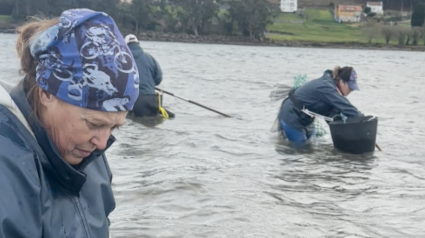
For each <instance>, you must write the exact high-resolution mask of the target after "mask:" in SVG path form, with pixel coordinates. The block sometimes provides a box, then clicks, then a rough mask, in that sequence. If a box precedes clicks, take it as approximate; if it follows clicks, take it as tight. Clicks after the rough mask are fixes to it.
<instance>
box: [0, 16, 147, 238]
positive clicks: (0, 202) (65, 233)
mask: <svg viewBox="0 0 425 238" xmlns="http://www.w3.org/2000/svg"><path fill="white" fill-rule="evenodd" d="M18 33H19V36H18V41H17V44H16V50H17V52H18V55H19V57H20V61H21V72H22V73H24V74H25V77H24V79H22V80H21V81H20V82H19V83H18V85H17V86H14V88H12V89H11V91H10V93H8V92H7V91H6V90H5V89H4V88H3V87H2V86H1V85H0V188H1V196H0V238H15V237H21V238H43V237H46V238H47V237H55V238H56V237H57V238H59V237H79V238H89V237H102V238H108V237H110V234H109V225H110V222H109V219H108V216H109V214H110V213H111V212H112V211H113V210H114V209H115V200H114V195H113V191H112V187H111V180H112V174H111V170H110V168H109V165H108V161H107V159H106V157H105V151H106V150H107V149H108V148H109V147H110V146H111V145H112V143H113V142H114V141H115V138H114V137H113V136H112V132H113V130H114V129H116V128H117V127H119V126H120V125H122V124H123V123H124V122H125V119H126V115H127V112H128V111H129V110H131V109H132V108H133V105H134V103H135V101H136V99H137V97H138V94H139V90H138V86H139V85H138V78H137V66H136V64H135V62H134V59H133V57H132V56H131V52H130V50H129V49H128V47H127V45H126V44H125V41H124V38H123V37H122V35H121V33H120V32H119V30H118V28H117V26H116V25H115V22H114V21H113V19H112V18H111V17H109V16H108V15H107V14H106V13H102V12H95V11H92V10H89V9H70V10H67V11H64V12H63V13H62V14H61V16H60V18H56V19H52V20H38V21H35V22H31V23H28V24H26V25H24V26H22V27H20V28H19V29H18Z"/></svg>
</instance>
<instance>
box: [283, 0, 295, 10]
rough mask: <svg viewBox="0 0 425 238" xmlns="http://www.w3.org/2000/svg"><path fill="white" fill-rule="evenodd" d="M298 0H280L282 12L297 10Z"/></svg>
mask: <svg viewBox="0 0 425 238" xmlns="http://www.w3.org/2000/svg"><path fill="white" fill-rule="evenodd" d="M297 9H298V0H280V10H281V11H282V12H296V11H297Z"/></svg>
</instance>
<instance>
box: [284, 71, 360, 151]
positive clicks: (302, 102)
mask: <svg viewBox="0 0 425 238" xmlns="http://www.w3.org/2000/svg"><path fill="white" fill-rule="evenodd" d="M355 90H359V87H358V85H357V73H356V71H355V70H354V69H353V68H352V67H343V68H340V67H339V66H336V67H335V68H334V70H333V71H332V70H326V71H325V72H324V74H323V76H322V77H320V78H318V79H314V80H311V81H309V82H307V83H305V84H304V85H302V86H301V87H299V88H298V89H296V90H295V91H291V92H290V93H289V95H288V97H287V99H285V100H284V101H283V103H282V105H281V108H280V111H279V114H278V119H279V122H280V123H279V128H280V129H281V131H282V134H283V135H284V137H285V138H287V139H288V140H289V141H291V142H294V143H296V144H298V145H303V144H305V143H306V142H307V141H308V140H309V139H310V138H313V137H314V135H315V128H314V126H313V122H314V117H311V116H310V115H308V114H306V113H305V112H303V111H302V110H303V109H307V110H309V111H311V112H313V113H316V114H319V115H322V116H326V117H333V116H335V115H337V114H341V113H342V114H343V115H344V116H346V117H362V116H363V114H362V113H361V112H359V111H358V110H357V108H356V107H354V106H353V105H352V104H351V103H350V101H348V99H347V98H346V96H348V95H349V94H350V93H351V92H352V91H355Z"/></svg>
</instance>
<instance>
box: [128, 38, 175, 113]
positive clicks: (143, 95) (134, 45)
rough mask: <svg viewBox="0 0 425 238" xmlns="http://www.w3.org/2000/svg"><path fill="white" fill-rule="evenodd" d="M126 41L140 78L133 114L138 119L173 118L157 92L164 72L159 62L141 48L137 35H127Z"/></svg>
mask: <svg viewBox="0 0 425 238" xmlns="http://www.w3.org/2000/svg"><path fill="white" fill-rule="evenodd" d="M125 41H126V43H127V45H128V47H129V48H130V50H131V53H132V54H133V57H134V60H135V61H136V64H137V68H138V69H139V77H140V83H139V98H138V99H137V101H136V104H135V105H134V109H133V111H132V112H133V113H134V115H135V116H136V117H154V116H158V115H161V116H163V117H169V116H171V117H173V116H174V114H172V113H170V112H169V111H166V110H165V109H163V108H162V95H159V94H157V93H156V92H155V87H156V86H158V85H159V84H161V82H162V70H161V67H160V66H159V64H158V62H157V61H156V60H155V58H154V57H152V56H151V55H150V54H148V53H146V52H145V51H144V50H143V49H142V47H140V45H139V40H138V39H137V37H136V36H135V35H133V34H129V35H127V36H126V37H125ZM168 114H170V115H168Z"/></svg>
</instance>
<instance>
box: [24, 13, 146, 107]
mask: <svg viewBox="0 0 425 238" xmlns="http://www.w3.org/2000/svg"><path fill="white" fill-rule="evenodd" d="M30 48H31V54H32V56H33V57H34V58H35V59H36V60H37V61H38V65H37V70H36V71H37V76H36V80H37V84H38V85H39V86H40V87H41V88H42V89H44V90H45V91H47V92H49V93H51V94H53V95H55V96H56V97H57V98H59V99H60V100H62V101H64V102H67V103H70V104H73V105H76V106H79V107H83V108H88V109H93V110H99V111H108V112H116V111H128V110H131V109H132V108H133V106H134V103H135V101H136V99H137V97H138V95H139V74H138V70H137V66H136V64H135V61H134V58H133V56H132V54H131V51H130V50H129V49H128V47H127V44H125V41H124V39H123V37H122V35H121V33H120V32H119V30H118V27H117V26H116V25H115V22H114V20H113V19H112V18H111V17H109V16H108V15H107V14H106V13H102V12H95V11H92V10H89V9H71V10H67V11H65V12H63V13H62V15H61V17H60V23H59V24H57V25H55V26H53V27H51V28H49V29H48V30H46V31H45V32H43V33H41V34H40V35H39V36H38V37H37V38H36V39H35V40H34V41H33V42H32V44H31V45H30Z"/></svg>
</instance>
